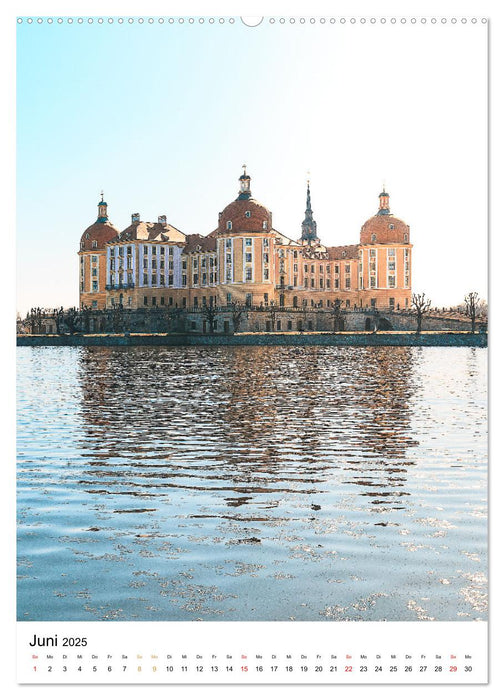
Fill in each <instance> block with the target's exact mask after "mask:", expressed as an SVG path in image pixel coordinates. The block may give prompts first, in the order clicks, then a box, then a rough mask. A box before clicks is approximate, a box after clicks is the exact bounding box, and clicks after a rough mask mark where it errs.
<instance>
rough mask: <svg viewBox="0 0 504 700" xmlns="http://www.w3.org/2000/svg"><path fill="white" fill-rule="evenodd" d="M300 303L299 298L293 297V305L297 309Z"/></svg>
mask: <svg viewBox="0 0 504 700" xmlns="http://www.w3.org/2000/svg"><path fill="white" fill-rule="evenodd" d="M297 305H298V298H297V297H292V306H293V307H294V308H295V309H296V308H297Z"/></svg>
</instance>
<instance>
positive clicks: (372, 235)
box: [371, 233, 376, 243]
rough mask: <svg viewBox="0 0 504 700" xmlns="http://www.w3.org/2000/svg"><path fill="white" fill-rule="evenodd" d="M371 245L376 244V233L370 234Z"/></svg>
mask: <svg viewBox="0 0 504 700" xmlns="http://www.w3.org/2000/svg"><path fill="white" fill-rule="evenodd" d="M371 243H376V233H372V234H371Z"/></svg>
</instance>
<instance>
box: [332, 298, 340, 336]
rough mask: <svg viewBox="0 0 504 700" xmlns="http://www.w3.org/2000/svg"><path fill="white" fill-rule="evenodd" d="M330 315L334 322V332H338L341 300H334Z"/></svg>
mask: <svg viewBox="0 0 504 700" xmlns="http://www.w3.org/2000/svg"><path fill="white" fill-rule="evenodd" d="M331 315H332V317H333V321H334V330H335V331H339V329H340V324H341V299H335V300H334V301H333V303H332V304H331Z"/></svg>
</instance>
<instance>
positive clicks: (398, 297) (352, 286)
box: [79, 168, 412, 311]
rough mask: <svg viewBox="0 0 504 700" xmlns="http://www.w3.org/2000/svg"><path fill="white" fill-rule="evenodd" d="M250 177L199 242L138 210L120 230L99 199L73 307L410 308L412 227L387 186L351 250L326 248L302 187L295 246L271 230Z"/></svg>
mask: <svg viewBox="0 0 504 700" xmlns="http://www.w3.org/2000/svg"><path fill="white" fill-rule="evenodd" d="M250 180H251V178H250V175H248V174H247V172H246V169H245V168H244V172H243V174H242V175H241V176H240V178H239V192H238V196H237V198H236V199H235V200H234V201H232V202H231V203H230V204H228V205H227V206H226V207H225V208H224V209H223V211H221V212H220V214H219V216H218V224H217V227H216V228H215V229H214V230H213V231H212V232H211V233H209V234H208V235H206V236H202V235H199V234H185V233H183V232H182V231H180V230H178V229H176V228H175V227H173V226H172V225H170V224H169V223H168V222H167V220H166V216H159V217H158V221H157V223H151V222H146V221H141V220H140V215H139V214H137V213H135V214H133V215H132V217H131V224H130V225H129V226H128V227H127V228H125V229H124V230H123V231H119V229H118V228H116V227H115V226H113V225H112V224H111V223H110V221H109V218H108V205H107V203H106V202H105V201H104V199H103V195H102V199H101V201H100V202H99V203H98V218H97V220H96V221H95V222H94V223H93V224H92V225H91V226H89V227H88V228H87V229H86V230H85V231H84V233H83V234H82V236H81V240H80V250H79V304H80V307H81V308H89V309H97V310H99V309H117V308H119V309H130V310H132V311H135V310H139V309H146V308H155V307H171V308H174V309H187V310H191V311H194V310H197V309H201V308H202V307H205V306H214V307H220V308H230V307H232V306H237V305H238V306H240V307H245V308H250V309H255V310H261V309H266V308H271V307H272V306H274V307H276V308H278V309H280V310H282V309H286V310H287V309H296V308H308V309H311V308H318V309H333V308H334V307H335V305H337V306H338V307H340V308H341V309H348V310H350V309H354V310H355V309H357V310H358V309H370V310H373V309H376V310H380V309H382V310H385V309H386V310H407V309H409V308H410V306H411V275H412V244H411V241H410V229H409V226H408V225H407V224H405V223H404V221H402V220H401V219H398V218H396V217H395V216H393V215H392V214H391V212H390V206H389V194H388V193H387V192H385V190H384V189H383V191H382V192H381V193H380V195H379V208H378V211H377V213H376V214H375V215H374V216H372V217H371V218H369V219H368V220H367V221H366V222H365V223H364V224H363V226H362V227H361V230H360V239H359V242H358V243H354V244H350V245H340V246H326V245H324V244H323V243H322V241H321V240H320V238H319V236H318V232H317V223H316V221H315V220H314V218H313V211H312V206H311V192H310V185H309V183H308V187H307V197H306V210H305V217H304V220H303V221H302V224H301V235H300V237H299V238H297V239H296V240H294V239H293V238H289V237H288V236H287V235H285V234H283V233H281V232H279V231H277V230H276V229H275V228H273V219H272V214H271V212H270V211H269V210H268V209H267V208H266V207H265V206H264V205H262V204H260V203H259V202H258V201H257V200H255V199H254V198H253V197H252V193H251V188H250Z"/></svg>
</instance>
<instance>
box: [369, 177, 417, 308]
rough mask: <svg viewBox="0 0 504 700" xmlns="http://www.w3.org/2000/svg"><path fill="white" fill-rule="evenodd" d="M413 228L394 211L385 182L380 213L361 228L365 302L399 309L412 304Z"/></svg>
mask: <svg viewBox="0 0 504 700" xmlns="http://www.w3.org/2000/svg"><path fill="white" fill-rule="evenodd" d="M411 252H412V245H411V242H410V227H409V226H408V224H406V223H405V222H404V221H402V219H398V218H397V217H395V216H393V214H391V212H390V195H389V193H388V192H387V191H386V190H385V185H384V186H383V189H382V191H381V192H380V194H379V208H378V211H377V213H376V214H375V215H374V216H372V217H371V218H370V219H368V220H367V221H366V222H365V223H364V224H363V226H362V227H361V231H360V245H359V289H360V290H362V291H361V298H362V300H363V303H365V305H369V306H372V307H377V308H386V309H392V307H393V308H394V309H395V310H398V309H407V308H409V307H410V305H411Z"/></svg>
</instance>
